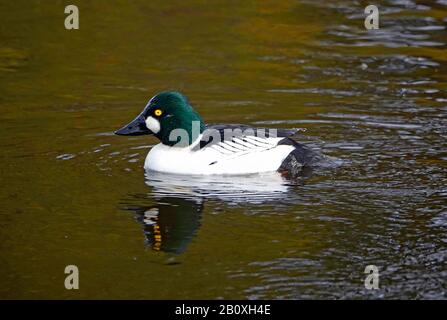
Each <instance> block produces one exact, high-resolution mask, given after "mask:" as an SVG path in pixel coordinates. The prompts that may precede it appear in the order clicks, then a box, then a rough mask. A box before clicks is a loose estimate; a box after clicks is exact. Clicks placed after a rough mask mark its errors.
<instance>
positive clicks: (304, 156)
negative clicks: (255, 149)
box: [278, 138, 338, 174]
mask: <svg viewBox="0 0 447 320" xmlns="http://www.w3.org/2000/svg"><path fill="white" fill-rule="evenodd" d="M278 145H291V146H294V147H295V150H293V151H292V152H290V153H289V155H288V156H287V158H286V159H284V161H283V162H282V164H281V166H280V167H279V169H278V171H287V172H290V173H292V174H295V173H299V172H300V171H301V170H302V168H303V167H334V166H337V165H338V164H337V163H336V161H335V159H331V158H330V157H327V156H325V155H322V154H320V153H318V152H316V151H314V150H312V149H310V148H309V147H307V146H304V145H302V144H300V143H298V142H296V141H295V140H293V139H291V138H284V139H282V140H281V141H280V142H279V143H278Z"/></svg>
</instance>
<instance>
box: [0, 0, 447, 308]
mask: <svg viewBox="0 0 447 320" xmlns="http://www.w3.org/2000/svg"><path fill="white" fill-rule="evenodd" d="M76 4H77V5H78V6H79V10H80V30H73V31H67V30H65V28H64V19H65V15H64V6H65V5H66V3H65V2H64V1H34V0H33V1H24V0H16V1H4V0H2V1H0V93H1V94H0V110H1V113H0V121H1V125H0V146H1V150H2V152H1V153H0V157H1V165H0V169H1V174H0V177H1V183H2V185H1V187H0V199H1V206H0V265H1V267H0V297H1V298H32V299H34V298H51V299H53V298H63V299H78V298H125V299H127V298H137V299H186V298H188V299H189V298H191V299H196V298H199V299H202V298H207V299H215V298H227V299H228V298H248V299H261V298H279V299H283V298H285V299H307V298H330V299H333V298H337V299H338V298H339V299H343V298H355V299H371V298H388V299H396V298H426V299H429V298H446V279H447V268H446V265H445V259H446V257H447V246H446V245H447V237H446V231H447V164H446V163H447V142H446V141H447V140H446V139H447V93H446V88H447V50H446V43H447V29H446V25H447V3H446V1H443V0H438V1H381V2H379V9H380V12H381V16H380V19H381V20H380V24H381V25H380V26H381V28H380V29H379V30H376V31H366V30H365V28H364V27H363V19H364V15H363V9H364V7H365V6H366V5H367V2H362V1H348V0H346V1H328V2H320V3H319V2H317V1H259V2H257V1H213V2H208V1H197V0H194V1H159V0H157V1H121V0H120V1H105V0H95V1H76ZM166 89H176V90H180V91H182V92H183V93H185V94H186V95H187V96H188V97H189V99H190V100H191V102H192V104H193V105H194V106H195V107H196V109H197V110H198V111H199V112H200V113H201V114H202V116H203V117H204V119H206V121H208V122H224V123H246V124H252V125H255V126H256V125H257V126H263V127H284V128H290V127H299V128H306V129H307V131H306V132H305V133H302V134H301V135H299V136H298V140H300V141H302V142H303V143H306V144H308V145H310V146H311V147H313V148H315V149H320V150H321V152H323V153H325V154H328V155H332V156H335V157H337V158H339V159H341V160H343V165H342V166H340V167H338V168H336V169H327V170H316V171H314V172H307V173H306V174H303V175H302V176H300V177H299V179H296V180H288V179H284V178H281V177H278V176H272V175H267V176H261V177H239V178H237V179H236V178H235V179H233V178H231V179H228V178H225V177H214V178H207V179H192V178H191V179H189V178H178V177H171V176H166V175H157V174H153V175H151V174H149V175H147V176H146V178H145V175H144V171H143V169H142V167H143V162H144V158H145V156H146V154H147V152H148V150H149V148H150V146H152V145H153V144H155V143H157V141H156V140H155V139H154V138H150V137H131V138H127V137H117V136H113V134H112V132H113V130H115V129H117V128H119V127H121V126H122V125H124V124H125V123H127V121H129V120H131V119H133V117H134V116H136V115H137V113H139V112H140V111H141V109H142V108H143V107H144V105H145V103H146V101H147V100H148V99H149V98H151V97H152V96H153V95H154V94H155V93H157V92H158V91H161V90H166ZM72 264H74V265H76V266H78V267H79V271H80V289H79V290H71V291H69V290H66V289H65V287H64V279H65V274H64V268H65V266H67V265H72ZM370 264H373V265H376V266H377V267H378V268H379V272H380V288H379V289H378V290H366V289H365V287H364V284H363V281H364V279H365V276H366V275H365V274H364V269H365V267H366V266H367V265H370Z"/></svg>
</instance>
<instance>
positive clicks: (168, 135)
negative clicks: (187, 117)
mask: <svg viewBox="0 0 447 320" xmlns="http://www.w3.org/2000/svg"><path fill="white" fill-rule="evenodd" d="M204 131H205V124H204V123H203V121H198V120H197V121H194V120H193V121H190V122H189V123H185V124H183V125H181V126H177V127H176V128H175V129H173V130H170V131H169V132H163V131H161V132H159V133H158V134H157V135H156V136H157V137H158V138H159V139H160V141H161V143H162V144H164V145H166V146H169V147H179V148H187V147H188V148H192V147H194V146H195V145H197V144H198V143H199V142H200V139H201V137H202V133H203V132H204Z"/></svg>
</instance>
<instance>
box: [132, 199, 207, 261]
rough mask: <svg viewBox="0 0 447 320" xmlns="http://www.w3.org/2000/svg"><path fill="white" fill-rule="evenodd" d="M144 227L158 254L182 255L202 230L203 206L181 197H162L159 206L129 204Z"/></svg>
mask: <svg viewBox="0 0 447 320" xmlns="http://www.w3.org/2000/svg"><path fill="white" fill-rule="evenodd" d="M126 210H129V211H132V212H135V213H136V218H137V220H138V221H139V222H140V223H141V224H142V225H143V231H144V234H145V236H146V243H147V245H149V246H150V247H152V249H154V250H156V251H164V252H171V253H182V252H184V251H185V250H186V248H187V246H188V244H189V243H190V242H191V240H192V239H193V238H194V236H195V234H196V233H197V231H198V229H199V227H200V219H201V216H202V210H203V205H202V204H201V203H200V202H196V201H193V200H186V199H181V198H162V199H160V200H159V201H158V203H157V204H155V205H152V206H151V205H146V206H144V205H128V206H126Z"/></svg>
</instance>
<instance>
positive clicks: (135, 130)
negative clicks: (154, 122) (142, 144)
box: [115, 115, 154, 136]
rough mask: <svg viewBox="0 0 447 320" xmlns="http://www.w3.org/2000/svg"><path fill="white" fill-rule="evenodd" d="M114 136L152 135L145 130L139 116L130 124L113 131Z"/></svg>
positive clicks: (142, 120)
mask: <svg viewBox="0 0 447 320" xmlns="http://www.w3.org/2000/svg"><path fill="white" fill-rule="evenodd" d="M115 134H117V135H119V136H142V135H148V134H154V133H153V132H152V131H151V130H149V129H148V128H147V126H146V122H145V119H144V117H143V116H141V115H140V116H138V117H136V118H135V120H133V121H132V122H131V123H129V124H127V125H125V126H124V127H122V128H121V129H119V130H117V131H115Z"/></svg>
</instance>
